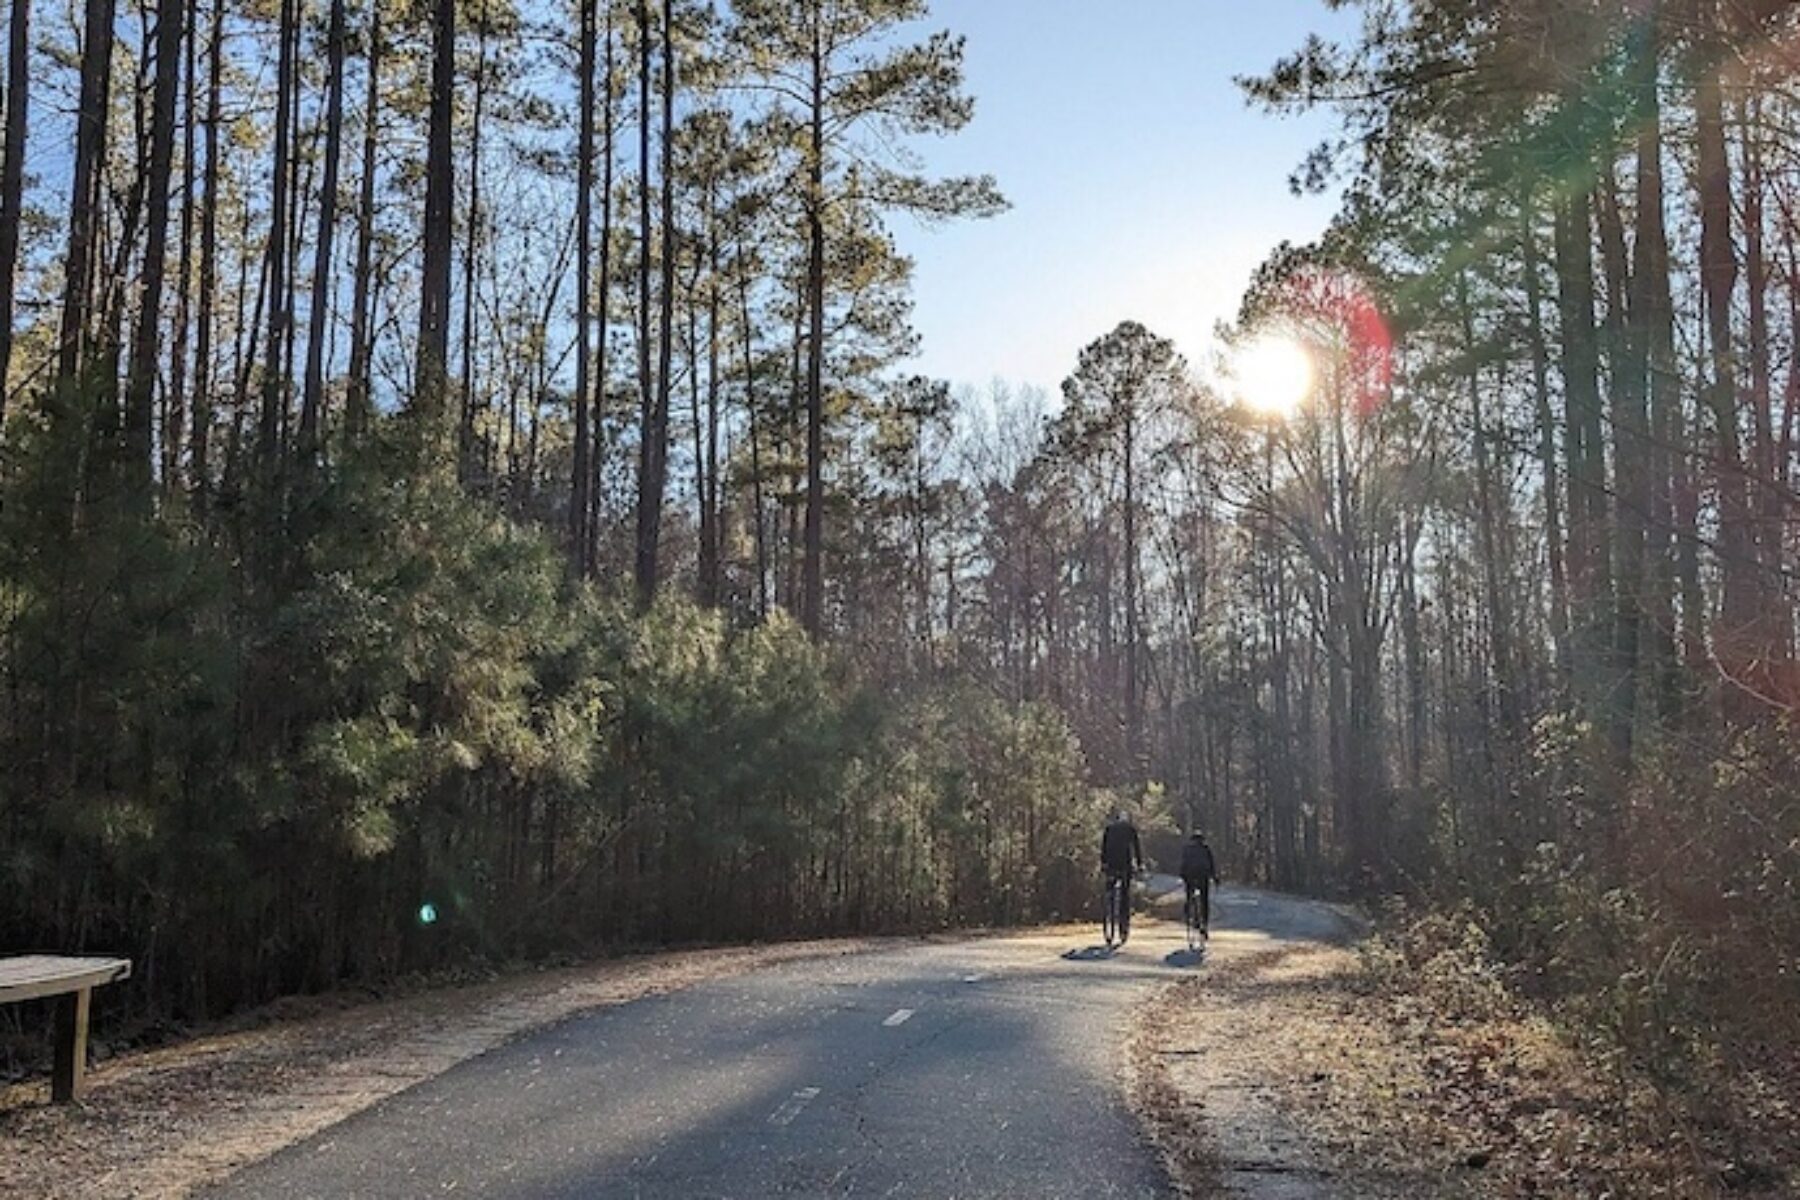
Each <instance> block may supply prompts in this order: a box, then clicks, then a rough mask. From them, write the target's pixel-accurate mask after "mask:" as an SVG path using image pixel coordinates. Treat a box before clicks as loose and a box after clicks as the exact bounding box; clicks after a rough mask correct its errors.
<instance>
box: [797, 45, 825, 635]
mask: <svg viewBox="0 0 1800 1200" xmlns="http://www.w3.org/2000/svg"><path fill="white" fill-rule="evenodd" d="M819 21H820V18H819V17H818V15H817V14H815V18H814V21H813V30H812V34H813V46H812V112H811V118H812V119H811V122H810V126H809V137H810V141H809V142H808V147H807V160H806V171H807V181H806V182H807V191H806V234H807V257H806V308H807V318H808V321H809V327H808V330H807V340H806V530H805V537H806V544H805V551H804V558H803V561H802V567H801V577H802V578H801V588H802V594H801V602H800V623H801V625H803V626H804V627H805V629H806V631H807V632H808V633H810V634H811V635H812V636H813V637H815V638H817V637H820V636H822V635H823V633H824V629H825V564H824V559H825V53H824V46H823V43H822V36H823V34H822V31H821V30H820V28H819Z"/></svg>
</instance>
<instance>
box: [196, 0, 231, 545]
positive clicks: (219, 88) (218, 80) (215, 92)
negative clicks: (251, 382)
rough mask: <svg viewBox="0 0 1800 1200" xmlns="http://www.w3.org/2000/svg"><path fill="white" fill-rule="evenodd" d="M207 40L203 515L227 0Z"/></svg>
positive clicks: (201, 331)
mask: <svg viewBox="0 0 1800 1200" xmlns="http://www.w3.org/2000/svg"><path fill="white" fill-rule="evenodd" d="M209 36H210V38H211V41H210V42H209V43H208V44H207V48H206V61H207V67H206V71H207V74H206V172H205V174H206V207H205V208H204V209H203V210H202V211H201V214H200V294H199V305H200V315H199V323H198V328H197V329H196V331H195V341H194V417H193V420H192V421H191V422H190V426H191V430H190V436H189V449H188V472H189V475H190V477H191V484H192V487H193V495H194V507H195V510H196V511H198V512H200V513H201V514H202V515H204V514H205V512H206V511H207V507H208V504H209V501H210V498H211V495H212V480H211V476H210V467H209V461H208V460H209V456H210V451H211V445H212V423H213V410H212V399H213V397H212V388H213V380H214V374H213V367H212V358H213V319H214V318H213V309H214V308H215V307H216V306H217V304H218V301H219V125H220V123H221V122H222V121H223V119H224V116H223V112H222V107H223V95H222V92H223V87H224V84H223V77H222V74H221V71H222V68H223V65H224V42H225V0H213V9H212V28H211V30H210V31H209Z"/></svg>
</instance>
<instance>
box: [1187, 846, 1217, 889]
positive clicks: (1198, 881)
mask: <svg viewBox="0 0 1800 1200" xmlns="http://www.w3.org/2000/svg"><path fill="white" fill-rule="evenodd" d="M1218 875H1219V868H1218V864H1216V863H1215V862H1214V861H1213V852H1212V847H1211V846H1208V845H1207V844H1206V843H1205V842H1189V843H1188V844H1187V845H1185V846H1183V847H1182V848H1181V879H1182V882H1184V883H1186V884H1188V885H1190V886H1192V887H1202V886H1204V885H1206V884H1208V883H1211V882H1212V881H1213V880H1214V879H1216V878H1218Z"/></svg>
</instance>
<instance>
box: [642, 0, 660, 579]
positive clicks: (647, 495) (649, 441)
mask: <svg viewBox="0 0 1800 1200" xmlns="http://www.w3.org/2000/svg"><path fill="white" fill-rule="evenodd" d="M666 2H667V0H665V3H666ZM637 26H638V346H637V350H638V430H639V440H638V494H637V529H636V533H637V539H636V545H635V549H636V557H635V564H634V566H635V570H634V577H635V579H636V582H637V593H638V601H639V603H640V604H644V605H648V604H649V603H650V600H651V598H652V597H653V596H654V595H655V594H656V556H657V547H658V543H659V541H660V539H661V536H662V530H661V523H662V497H661V486H662V485H661V482H660V480H659V479H658V478H657V459H658V453H657V446H656V429H657V425H656V395H657V391H656V376H655V374H654V370H653V366H652V361H651V355H652V353H653V351H652V347H651V331H652V328H653V326H652V322H651V311H650V272H651V268H652V260H651V257H650V254H651V240H650V206H651V201H650V89H651V84H652V82H653V72H652V63H651V57H650V47H651V44H652V43H651V32H650V4H649V0H638V5H637ZM663 252H664V253H665V254H667V253H668V247H664V249H663ZM653 496H654V499H653V498H652V497H653Z"/></svg>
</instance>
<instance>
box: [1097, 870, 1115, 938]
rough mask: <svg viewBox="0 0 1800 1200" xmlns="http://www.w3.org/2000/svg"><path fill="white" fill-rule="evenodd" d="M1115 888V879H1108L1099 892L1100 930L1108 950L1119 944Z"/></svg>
mask: <svg viewBox="0 0 1800 1200" xmlns="http://www.w3.org/2000/svg"><path fill="white" fill-rule="evenodd" d="M1117 890H1118V885H1117V881H1115V880H1112V879H1108V880H1107V881H1106V885H1105V890H1104V891H1102V892H1101V893H1100V931H1101V933H1102V934H1103V935H1104V936H1105V938H1106V948H1107V949H1108V950H1111V949H1112V948H1113V947H1115V946H1117V945H1118V944H1119V909H1118V903H1117V901H1116V900H1115V899H1114V894H1115V893H1116V892H1117Z"/></svg>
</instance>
